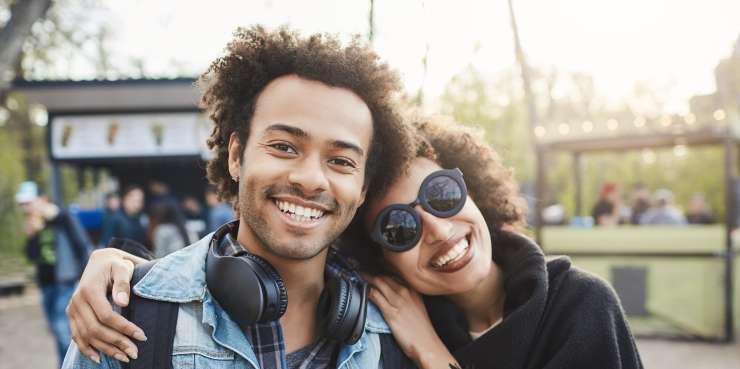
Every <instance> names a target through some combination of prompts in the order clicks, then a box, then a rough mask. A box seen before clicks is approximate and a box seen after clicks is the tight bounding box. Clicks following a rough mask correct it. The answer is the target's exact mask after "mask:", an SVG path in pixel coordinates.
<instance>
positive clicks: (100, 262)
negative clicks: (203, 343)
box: [66, 248, 146, 363]
mask: <svg viewBox="0 0 740 369" xmlns="http://www.w3.org/2000/svg"><path fill="white" fill-rule="evenodd" d="M142 261H144V260H143V259H141V258H138V257H136V256H133V255H130V254H128V253H125V252H123V251H121V250H117V249H113V248H104V249H99V250H95V251H93V252H92V254H91V255H90V259H89V260H88V263H87V266H86V267H85V270H84V272H83V273H82V277H81V278H80V283H79V285H78V287H77V289H76V290H75V292H74V294H73V295H72V299H71V300H70V302H69V305H68V306H67V310H66V312H67V317H68V318H69V325H70V329H71V331H72V339H73V340H74V341H75V343H76V344H77V347H78V348H79V350H80V352H81V353H82V354H84V355H85V356H87V357H89V358H90V359H91V360H93V361H95V362H97V363H100V356H99V355H98V351H102V352H105V353H106V354H107V355H109V356H110V357H113V358H116V359H117V360H120V361H124V362H128V361H129V359H128V357H131V358H136V357H137V356H138V352H137V349H136V344H134V343H133V341H131V339H129V337H133V338H135V339H137V340H140V341H144V340H146V336H145V335H144V331H142V330H141V329H140V328H139V327H137V326H136V325H135V324H133V323H131V322H130V321H128V320H126V319H125V318H124V317H123V316H121V315H120V314H118V313H116V312H115V311H114V310H113V307H112V306H111V304H110V303H109V302H108V299H107V292H108V290H109V289H110V288H111V286H112V296H113V301H114V302H115V303H116V305H118V306H120V307H125V306H127V305H128V302H129V296H130V293H131V288H130V286H129V284H130V282H131V276H132V274H133V271H134V265H135V264H139V263H141V262H142Z"/></svg>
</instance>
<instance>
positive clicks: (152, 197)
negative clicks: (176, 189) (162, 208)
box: [146, 179, 177, 214]
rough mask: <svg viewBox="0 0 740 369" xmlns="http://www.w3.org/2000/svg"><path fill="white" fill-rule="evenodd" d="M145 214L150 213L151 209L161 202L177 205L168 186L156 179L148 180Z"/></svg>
mask: <svg viewBox="0 0 740 369" xmlns="http://www.w3.org/2000/svg"><path fill="white" fill-rule="evenodd" d="M147 189H148V190H149V192H148V193H147V202H146V208H147V214H148V213H151V212H152V209H153V208H154V206H156V205H157V204H160V203H163V202H169V203H173V204H175V205H177V198H175V196H174V195H172V193H171V192H170V186H168V185H167V183H164V182H162V181H160V180H158V179H153V180H150V181H149V183H148V184H147Z"/></svg>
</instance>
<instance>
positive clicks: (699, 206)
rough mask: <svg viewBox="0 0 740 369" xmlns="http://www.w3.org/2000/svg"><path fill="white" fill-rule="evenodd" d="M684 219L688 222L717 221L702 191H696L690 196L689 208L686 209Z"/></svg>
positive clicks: (712, 222)
mask: <svg viewBox="0 0 740 369" xmlns="http://www.w3.org/2000/svg"><path fill="white" fill-rule="evenodd" d="M686 220H687V221H688V222H689V224H714V223H717V217H716V216H715V215H714V213H713V212H712V208H711V207H710V206H709V203H707V198H706V196H705V195H704V194H703V193H700V192H697V193H695V194H694V195H693V196H691V201H689V208H688V211H686Z"/></svg>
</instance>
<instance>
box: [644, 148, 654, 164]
mask: <svg viewBox="0 0 740 369" xmlns="http://www.w3.org/2000/svg"><path fill="white" fill-rule="evenodd" d="M642 162H643V163H645V164H653V163H655V153H654V152H653V150H650V149H645V150H642Z"/></svg>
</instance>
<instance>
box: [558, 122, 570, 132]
mask: <svg viewBox="0 0 740 369" xmlns="http://www.w3.org/2000/svg"><path fill="white" fill-rule="evenodd" d="M558 132H560V134H561V135H567V134H568V133H570V125H569V124H568V123H560V125H559V126H558Z"/></svg>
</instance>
